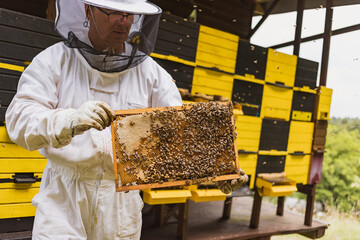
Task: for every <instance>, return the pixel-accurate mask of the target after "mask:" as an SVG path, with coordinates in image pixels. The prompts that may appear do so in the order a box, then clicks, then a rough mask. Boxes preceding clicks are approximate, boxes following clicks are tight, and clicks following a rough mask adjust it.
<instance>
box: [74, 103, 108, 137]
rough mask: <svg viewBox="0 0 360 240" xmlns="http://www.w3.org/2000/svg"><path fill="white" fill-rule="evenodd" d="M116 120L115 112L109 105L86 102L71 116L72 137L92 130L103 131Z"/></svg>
mask: <svg viewBox="0 0 360 240" xmlns="http://www.w3.org/2000/svg"><path fill="white" fill-rule="evenodd" d="M114 118H115V112H114V110H112V109H111V107H110V106H109V105H108V104H107V103H105V102H100V101H89V102H85V103H84V104H83V105H81V106H80V108H79V109H78V110H77V111H76V112H74V113H73V114H72V115H70V121H71V124H70V126H71V127H72V136H75V135H79V134H82V133H83V132H85V131H87V130H89V129H90V128H95V129H97V130H99V131H101V130H103V129H105V128H106V127H108V126H110V124H111V122H112V120H113V119H114Z"/></svg>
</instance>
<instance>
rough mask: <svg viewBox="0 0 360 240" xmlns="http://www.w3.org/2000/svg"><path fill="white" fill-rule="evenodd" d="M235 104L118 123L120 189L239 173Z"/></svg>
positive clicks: (189, 107) (156, 112) (201, 106)
mask: <svg viewBox="0 0 360 240" xmlns="http://www.w3.org/2000/svg"><path fill="white" fill-rule="evenodd" d="M232 115H233V109H232V105H231V103H230V102H229V103H227V104H221V103H217V102H210V103H194V104H191V105H189V104H188V105H186V104H184V105H183V106H182V108H181V109H180V110H178V109H175V108H170V107H169V108H166V110H165V111H160V110H154V111H152V112H144V113H142V114H136V115H118V116H117V118H116V120H115V122H114V134H115V136H114V137H115V152H116V161H117V170H118V173H119V175H120V179H121V184H122V186H131V185H139V184H148V183H163V182H169V181H178V180H185V184H186V185H190V184H191V183H198V182H197V181H198V179H207V180H211V179H212V178H214V177H216V176H220V175H224V174H229V173H233V172H236V167H235V161H236V154H235V150H234V145H235V144H234V141H235V138H236V133H235V127H234V124H233V122H232Z"/></svg>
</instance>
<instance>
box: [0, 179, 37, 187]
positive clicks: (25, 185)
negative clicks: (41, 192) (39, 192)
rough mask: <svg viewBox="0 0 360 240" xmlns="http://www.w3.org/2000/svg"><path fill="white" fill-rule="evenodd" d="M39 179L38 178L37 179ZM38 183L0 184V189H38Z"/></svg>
mask: <svg viewBox="0 0 360 240" xmlns="http://www.w3.org/2000/svg"><path fill="white" fill-rule="evenodd" d="M39 178H40V177H39ZM39 187H40V182H36V183H0V189H10V188H11V189H23V188H39Z"/></svg>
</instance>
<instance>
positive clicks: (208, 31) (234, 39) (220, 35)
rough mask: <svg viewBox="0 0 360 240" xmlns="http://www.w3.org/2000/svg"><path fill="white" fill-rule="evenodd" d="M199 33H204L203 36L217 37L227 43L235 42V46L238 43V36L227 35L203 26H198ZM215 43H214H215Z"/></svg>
mask: <svg viewBox="0 0 360 240" xmlns="http://www.w3.org/2000/svg"><path fill="white" fill-rule="evenodd" d="M200 32H201V33H205V34H209V35H213V36H217V37H218V38H221V39H226V40H228V41H232V42H235V43H236V45H237V43H238V42H239V36H237V35H234V34H231V33H228V32H224V31H221V30H218V29H215V28H211V27H207V26H204V25H200ZM215 43H216V42H215ZM234 47H236V46H233V45H231V46H229V48H234Z"/></svg>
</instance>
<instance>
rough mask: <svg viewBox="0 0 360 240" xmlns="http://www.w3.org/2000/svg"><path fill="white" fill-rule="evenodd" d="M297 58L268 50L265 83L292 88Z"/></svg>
mask: <svg viewBox="0 0 360 240" xmlns="http://www.w3.org/2000/svg"><path fill="white" fill-rule="evenodd" d="M296 64H297V56H295V55H288V54H285V53H281V52H277V51H276V50H274V49H271V48H269V50H268V59H267V63H266V72H265V81H266V82H272V83H276V82H281V83H283V84H284V85H286V86H291V87H292V86H294V83H295V74H296Z"/></svg>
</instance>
